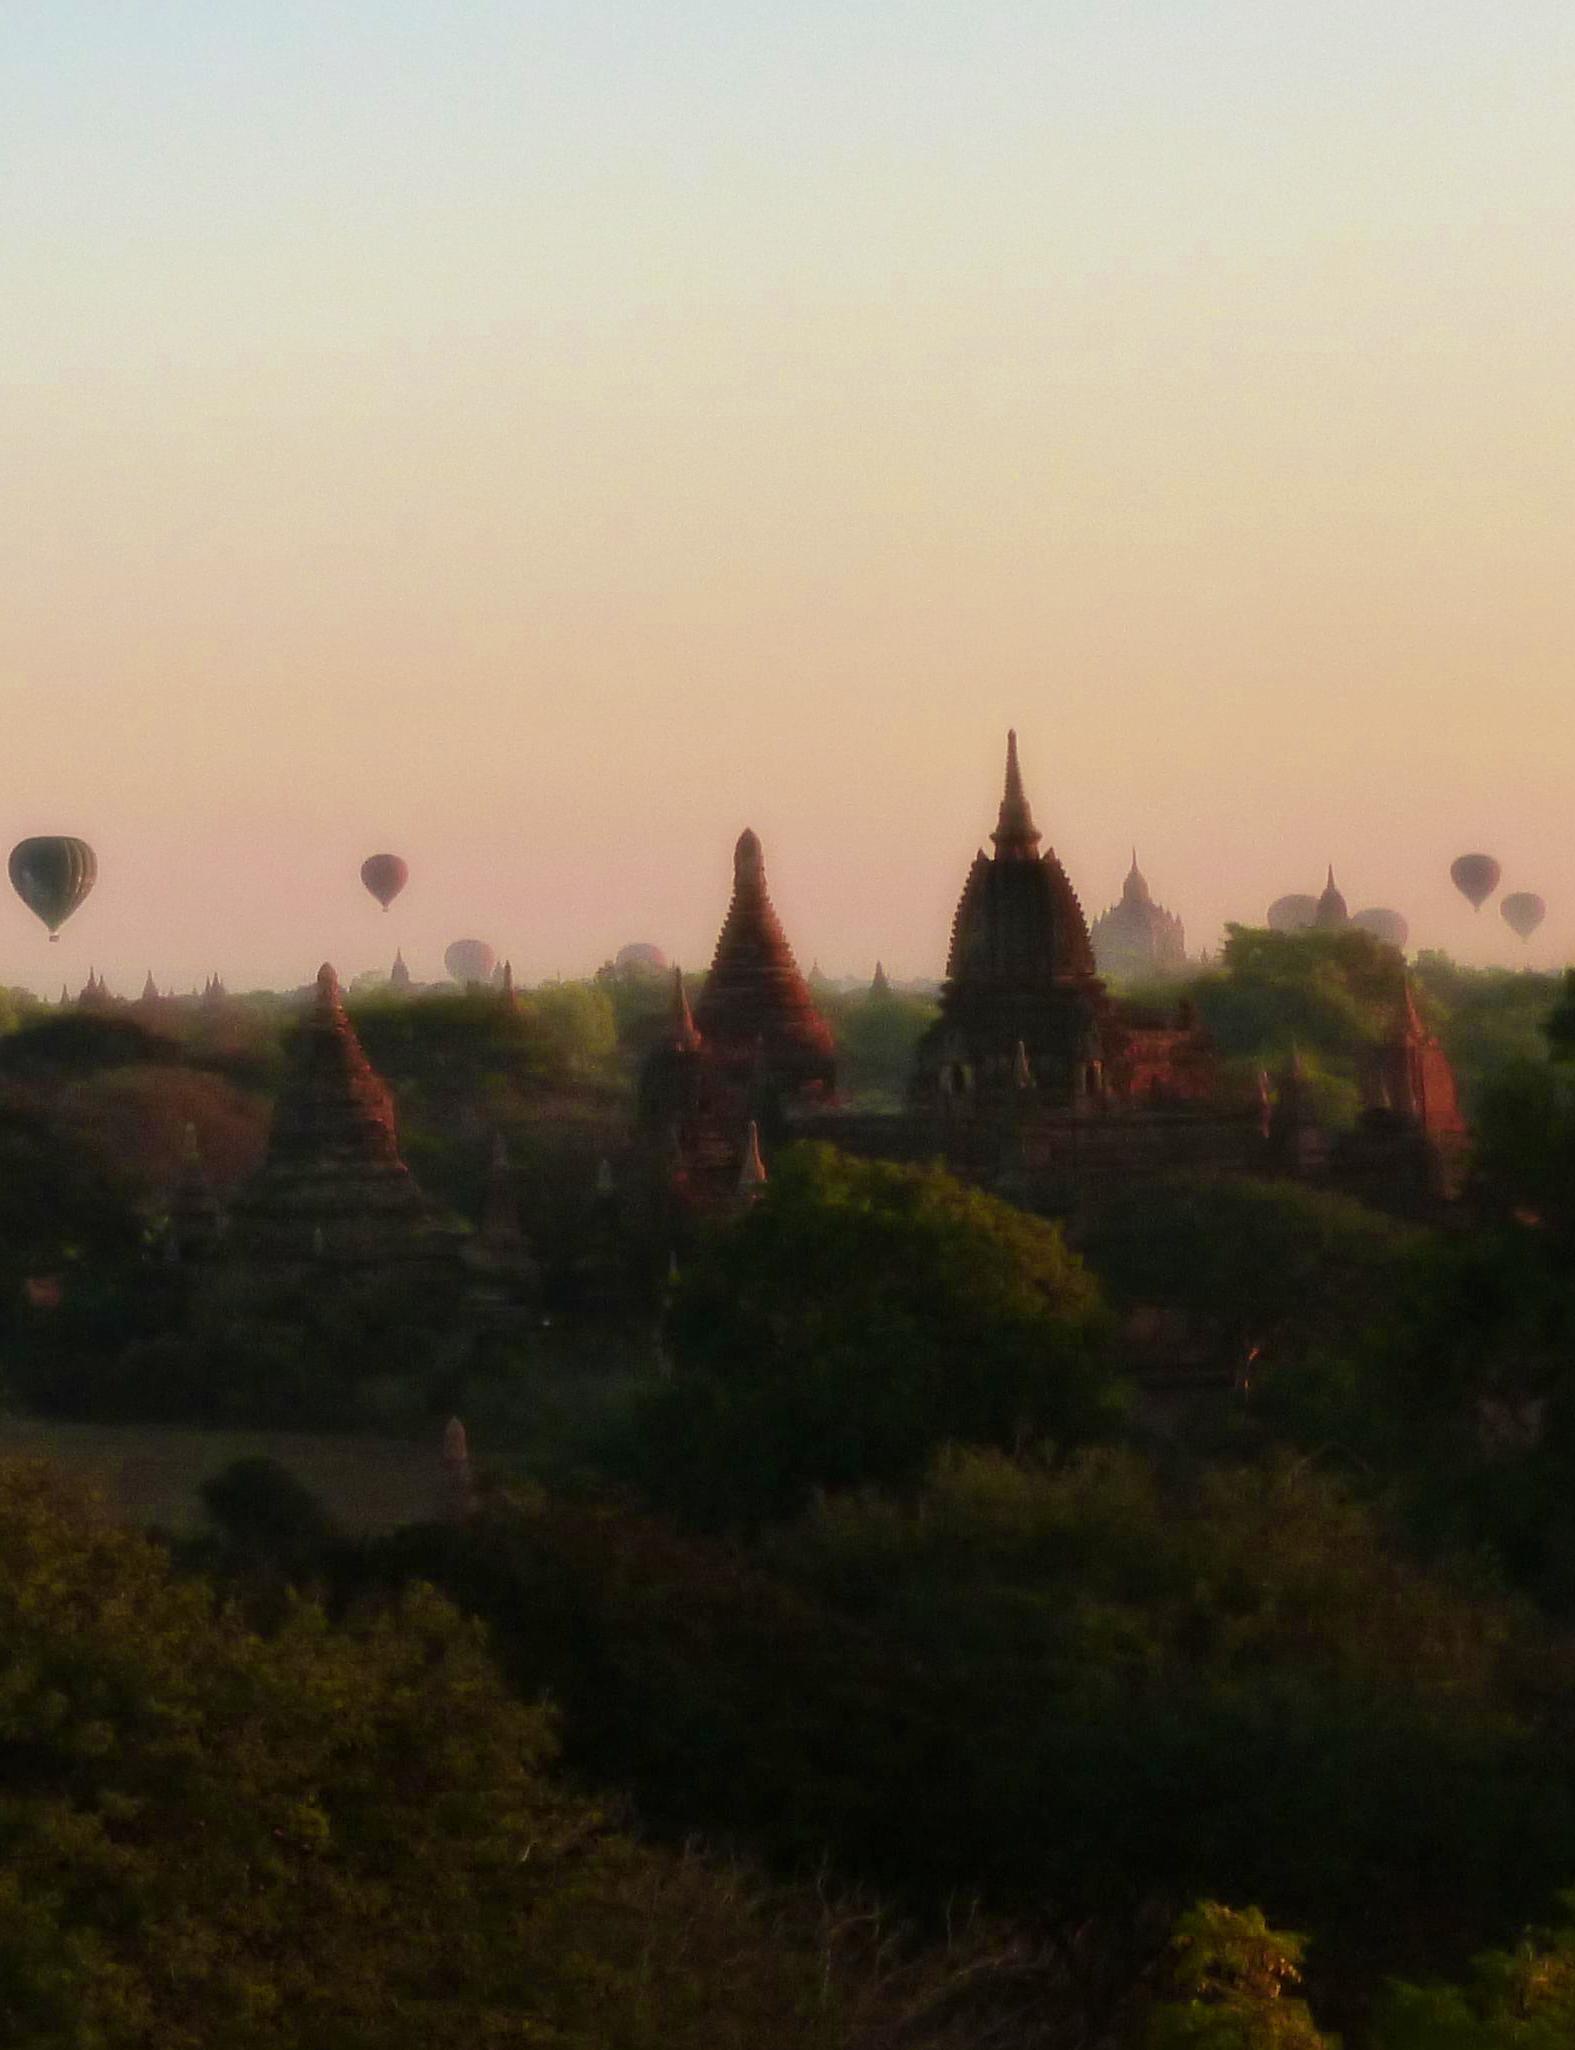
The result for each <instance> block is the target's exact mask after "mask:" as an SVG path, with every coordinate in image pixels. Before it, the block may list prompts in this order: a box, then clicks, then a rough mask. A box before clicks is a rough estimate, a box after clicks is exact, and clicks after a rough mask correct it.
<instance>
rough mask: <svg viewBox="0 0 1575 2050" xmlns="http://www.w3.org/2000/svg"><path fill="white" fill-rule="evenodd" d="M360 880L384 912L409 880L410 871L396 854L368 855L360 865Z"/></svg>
mask: <svg viewBox="0 0 1575 2050" xmlns="http://www.w3.org/2000/svg"><path fill="white" fill-rule="evenodd" d="M361 880H362V882H363V883H365V884H366V886H367V888H368V889H369V890H370V891H371V892H372V895H373V896H374V897H375V898H376V899H377V901H378V903H379V904H381V905H382V907H383V909H384V910H385V911H386V910H387V909H388V907H389V905H390V904H392V903H393V901H394V899H395V898H396V897H397V896H398V895H399V893H400V891H401V890H402V889H403V888H404V887H405V885H406V883H408V882H409V880H410V870H409V869H408V868H407V867H406V866H405V864H404V862H402V861H401V860H400V858H399V856H398V855H397V854H370V855H368V856H367V858H366V860H365V861H363V862H362V864H361Z"/></svg>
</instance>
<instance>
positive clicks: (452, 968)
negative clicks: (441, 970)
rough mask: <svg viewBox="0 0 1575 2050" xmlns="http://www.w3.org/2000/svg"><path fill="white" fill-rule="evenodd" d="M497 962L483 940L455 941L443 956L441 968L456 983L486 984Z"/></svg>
mask: <svg viewBox="0 0 1575 2050" xmlns="http://www.w3.org/2000/svg"><path fill="white" fill-rule="evenodd" d="M497 962H498V957H497V955H496V954H495V953H494V952H493V950H492V949H491V947H489V946H488V945H487V943H486V941H485V940H455V942H454V944H453V945H452V946H451V947H450V948H449V949H448V951H447V952H446V953H445V954H444V956H443V966H444V967H445V968H446V969H447V970H448V972H449V974H450V975H452V976H453V978H454V980H455V981H456V982H486V981H488V980H489V979H490V977H491V975H492V971H493V969H494V968H495V967H496V966H497Z"/></svg>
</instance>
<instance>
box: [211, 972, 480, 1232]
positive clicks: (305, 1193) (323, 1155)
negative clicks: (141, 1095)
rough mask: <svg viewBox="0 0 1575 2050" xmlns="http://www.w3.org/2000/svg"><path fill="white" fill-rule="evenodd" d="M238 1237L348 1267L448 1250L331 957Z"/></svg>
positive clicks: (241, 1204)
mask: <svg viewBox="0 0 1575 2050" xmlns="http://www.w3.org/2000/svg"><path fill="white" fill-rule="evenodd" d="M231 1244H232V1246H233V1247H234V1249H235V1250H236V1251H237V1253H239V1254H241V1255H243V1256H245V1257H250V1258H252V1259H257V1260H263V1261H281V1262H287V1263H288V1262H295V1261H300V1262H302V1263H314V1264H323V1263H326V1264H328V1265H333V1266H343V1267H366V1266H374V1267H375V1266H384V1265H402V1264H406V1263H408V1262H410V1261H412V1260H420V1259H423V1258H426V1259H431V1258H447V1257H448V1256H449V1255H450V1253H451V1250H452V1247H451V1236H450V1233H449V1231H448V1229H447V1227H445V1226H444V1225H443V1224H442V1223H441V1222H440V1221H439V1220H438V1218H437V1216H436V1213H435V1212H434V1211H433V1209H432V1207H431V1206H430V1205H429V1204H428V1202H427V1200H426V1198H425V1197H424V1196H423V1195H422V1193H421V1190H420V1189H419V1188H418V1187H417V1185H416V1182H415V1179H414V1177H413V1176H412V1175H411V1173H410V1170H409V1168H408V1167H406V1165H405V1163H404V1161H403V1160H402V1159H401V1158H400V1153H399V1140H398V1136H397V1133H396V1129H395V1123H394V1105H393V1099H392V1098H391V1097H390V1095H389V1093H388V1090H387V1088H386V1087H385V1086H384V1084H383V1083H382V1081H381V1080H380V1079H379V1077H378V1076H377V1075H376V1074H375V1073H374V1071H373V1069H372V1065H371V1063H370V1062H369V1061H368V1059H367V1057H366V1055H365V1053H364V1052H363V1051H362V1047H361V1042H360V1040H359V1039H358V1038H357V1037H356V1034H355V1028H354V1027H353V1026H352V1025H351V1023H350V1020H349V1018H348V1017H347V1016H346V1015H345V1008H344V1004H343V1001H342V1000H341V997H340V993H339V978H338V977H337V976H336V975H335V973H334V971H333V969H332V968H331V967H330V966H329V965H328V964H327V962H324V964H323V966H322V968H321V969H319V971H318V975H317V987H316V989H315V991H314V993H313V995H312V998H311V1002H310V1005H309V1008H308V1010H307V1012H306V1015H305V1017H304V1018H303V1019H302V1021H301V1025H300V1027H299V1030H298V1032H297V1034H296V1039H295V1044H294V1048H293V1052H292V1058H291V1065H290V1069H289V1072H288V1074H287V1075H286V1078H285V1081H284V1086H283V1087H282V1089H281V1090H280V1092H279V1100H278V1103H277V1105H276V1107H275V1110H274V1119H273V1130H272V1133H271V1134H270V1137H269V1141H268V1154H267V1158H266V1160H265V1161H264V1163H263V1166H262V1168H261V1169H260V1170H259V1172H258V1174H257V1175H256V1176H255V1177H254V1178H253V1180H252V1181H251V1183H250V1184H249V1185H248V1186H247V1188H246V1189H245V1190H244V1191H243V1192H242V1194H241V1195H240V1197H239V1198H238V1200H237V1202H236V1204H235V1208H234V1220H233V1229H232V1232H231Z"/></svg>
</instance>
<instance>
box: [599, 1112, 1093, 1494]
mask: <svg viewBox="0 0 1575 2050" xmlns="http://www.w3.org/2000/svg"><path fill="white" fill-rule="evenodd" d="M1102 1336H1103V1326H1102V1319H1101V1315H1100V1305H1099V1294H1098V1289H1097V1287H1096V1286H1095V1284H1094V1282H1093V1280H1092V1278H1091V1277H1090V1276H1089V1275H1088V1273H1087V1272H1086V1270H1085V1269H1084V1267H1083V1265H1082V1263H1081V1261H1079V1260H1078V1259H1077V1257H1076V1256H1075V1255H1074V1254H1072V1253H1070V1252H1069V1251H1068V1250H1067V1247H1066V1244H1065V1242H1064V1240H1063V1239H1062V1236H1061V1234H1060V1232H1059V1230H1058V1229H1057V1228H1056V1227H1055V1226H1053V1225H1050V1224H1046V1223H1043V1222H1042V1221H1040V1220H1039V1219H1037V1218H1032V1217H1029V1216H1027V1215H1025V1214H1024V1213H1023V1212H1022V1211H1019V1210H1015V1209H1013V1208H1012V1207H1011V1206H1010V1205H1009V1204H1006V1203H1002V1202H999V1201H998V1200H996V1199H995V1198H993V1197H990V1196H986V1195H983V1194H981V1193H980V1192H979V1191H978V1190H975V1189H970V1188H967V1187H966V1186H964V1184H962V1183H961V1182H958V1181H956V1180H954V1179H953V1177H951V1176H950V1175H947V1174H944V1173H942V1172H941V1171H940V1170H939V1169H919V1168H904V1167H892V1166H888V1165H885V1164H884V1163H878V1162H868V1161H855V1160H852V1159H849V1158H848V1157H847V1156H846V1155H843V1154H839V1153H837V1152H835V1151H834V1150H833V1149H832V1148H831V1147H827V1146H800V1147H795V1148H793V1149H792V1150H791V1151H790V1152H789V1153H788V1154H786V1155H785V1156H783V1158H782V1160H781V1163H780V1165H779V1167H778V1169H777V1172H776V1173H775V1175H774V1176H773V1178H772V1181H771V1184H770V1186H769V1188H768V1189H767V1191H766V1193H765V1197H764V1200H763V1201H762V1202H760V1203H759V1204H757V1205H756V1206H755V1207H754V1208H753V1209H752V1210H750V1211H749V1212H748V1213H747V1214H746V1215H745V1216H743V1217H742V1218H739V1219H736V1220H734V1221H733V1222H731V1223H729V1224H727V1225H725V1226H723V1227H721V1228H720V1229H718V1230H716V1231H714V1232H713V1233H712V1234H711V1236H710V1237H709V1238H708V1239H707V1240H706V1241H705V1242H704V1244H703V1245H702V1247H701V1248H700V1250H699V1252H698V1253H697V1255H696V1257H695V1258H694V1260H693V1261H692V1262H691V1263H690V1264H689V1265H688V1266H687V1267H686V1268H685V1269H684V1271H683V1272H682V1274H681V1275H680V1277H679V1279H678V1283H677V1286H676V1288H675V1290H674V1293H673V1299H672V1303H671V1306H670V1309H669V1313H668V1320H667V1344H668V1348H669V1350H670V1354H671V1359H672V1377H671V1380H670V1382H669V1383H668V1384H667V1386H665V1387H664V1388H662V1389H660V1390H657V1391H654V1392H653V1393H652V1395H651V1397H650V1398H649V1400H648V1401H647V1402H646V1403H645V1404H644V1405H643V1406H642V1408H641V1409H640V1410H639V1412H638V1413H637V1415H636V1417H635V1419H634V1422H633V1428H632V1430H631V1432H630V1433H629V1435H628V1438H627V1441H626V1447H625V1454H626V1465H627V1468H628V1470H629V1471H630V1472H632V1473H633V1474H634V1475H636V1476H637V1477H638V1479H639V1480H640V1482H641V1484H642V1486H643V1488H644V1490H645V1492H646V1494H647V1495H648V1496H649V1497H650V1499H652V1500H653V1501H657V1502H660V1503H663V1504H665V1505H667V1506H670V1507H673V1508H676V1509H678V1510H679V1511H680V1512H681V1513H683V1514H685V1515H686V1516H689V1517H691V1518H693V1519H695V1520H697V1521H699V1522H702V1523H717V1522H724V1523H725V1522H743V1523H748V1522H750V1521H753V1520H756V1519H758V1518H761V1517H770V1516H776V1515H782V1514H786V1513H789V1512H791V1511H792V1510H794V1509H796V1508H798V1507H799V1506H800V1505H801V1504H802V1503H803V1502H804V1501H805V1500H806V1499H807V1497H808V1495H809V1493H810V1491H811V1490H812V1489H814V1488H817V1487H832V1488H834V1487H846V1486H849V1485H852V1484H857V1483H860V1482H865V1481H883V1482H888V1483H891V1482H896V1483H900V1482H903V1481H907V1480H912V1479H914V1478H916V1477H917V1476H918V1475H919V1474H920V1473H921V1472H922V1471H923V1468H924V1467H925V1465H926V1463H927V1462H928V1460H929V1458H930V1457H931V1455H932V1453H933V1452H934V1450H935V1448H936V1446H937V1445H939V1444H941V1443H942V1442H944V1441H945V1440H947V1439H958V1440H962V1441H965V1442H968V1443H975V1444H987V1445H1006V1446H1010V1445H1013V1444H1020V1443H1024V1442H1028V1441H1031V1440H1032V1439H1034V1438H1037V1437H1042V1436H1045V1435H1047V1434H1048V1435H1053V1436H1057V1437H1060V1438H1064V1439H1073V1440H1081V1439H1084V1438H1087V1437H1089V1436H1090V1435H1093V1434H1096V1433H1098V1432H1099V1431H1100V1430H1102V1429H1104V1428H1107V1427H1108V1426H1109V1425H1110V1424H1111V1423H1112V1422H1113V1421H1114V1418H1115V1416H1116V1413H1117V1396H1116V1390H1115V1387H1114V1384H1113V1382H1112V1379H1111V1377H1110V1374H1109V1372H1108V1369H1107V1367H1106V1366H1105V1363H1104V1358H1103V1350H1102V1344H1101V1340H1102Z"/></svg>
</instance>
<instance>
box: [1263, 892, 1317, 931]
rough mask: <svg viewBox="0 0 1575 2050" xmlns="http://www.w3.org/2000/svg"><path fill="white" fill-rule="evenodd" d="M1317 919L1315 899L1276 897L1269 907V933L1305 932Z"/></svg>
mask: <svg viewBox="0 0 1575 2050" xmlns="http://www.w3.org/2000/svg"><path fill="white" fill-rule="evenodd" d="M1317 917H1318V899H1317V898H1316V897H1302V896H1290V897H1276V898H1275V900H1274V902H1273V903H1272V904H1271V905H1270V906H1269V930H1270V931H1271V932H1305V931H1307V929H1308V928H1309V926H1311V925H1313V924H1314V923H1315V922H1316V920H1317Z"/></svg>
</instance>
